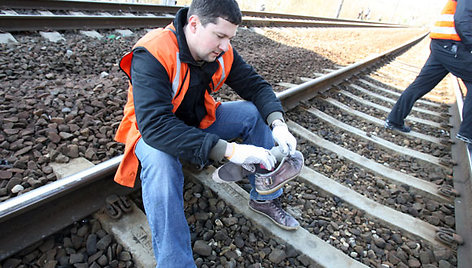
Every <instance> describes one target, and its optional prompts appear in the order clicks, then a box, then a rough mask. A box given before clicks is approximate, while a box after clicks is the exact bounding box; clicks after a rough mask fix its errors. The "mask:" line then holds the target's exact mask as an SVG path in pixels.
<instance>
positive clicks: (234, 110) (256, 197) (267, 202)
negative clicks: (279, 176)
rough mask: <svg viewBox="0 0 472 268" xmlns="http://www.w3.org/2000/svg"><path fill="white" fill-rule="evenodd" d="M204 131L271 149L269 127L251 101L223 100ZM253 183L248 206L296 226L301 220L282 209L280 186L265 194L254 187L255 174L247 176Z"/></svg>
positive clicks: (280, 222) (288, 226)
mask: <svg viewBox="0 0 472 268" xmlns="http://www.w3.org/2000/svg"><path fill="white" fill-rule="evenodd" d="M205 131H207V132H210V133H215V134H217V135H218V136H220V138H222V139H225V140H231V139H235V138H242V139H243V143H246V144H252V145H255V146H260V147H264V148H266V149H270V148H272V147H274V139H273V137H272V131H271V130H270V129H269V127H268V126H267V124H266V122H265V121H264V119H263V118H262V117H261V115H260V113H259V111H258V110H257V108H256V107H255V106H254V104H252V103H251V102H247V101H237V102H226V103H222V104H221V105H220V106H219V107H218V109H217V110H216V121H215V123H213V124H212V125H211V126H210V127H209V128H207V129H205ZM249 181H250V183H251V185H252V189H251V191H250V200H249V207H250V208H251V209H252V210H254V211H256V212H257V213H260V214H262V215H264V216H266V217H268V218H269V219H271V220H272V221H273V222H275V223H276V224H277V225H278V226H280V227H281V228H284V229H287V230H295V229H297V228H298V227H299V226H300V224H299V223H298V221H297V220H296V219H295V218H294V217H293V216H291V215H290V214H288V213H287V212H286V211H285V210H283V209H282V206H281V203H280V201H278V199H277V198H278V197H279V196H280V195H282V193H283V190H282V189H279V190H277V191H275V192H273V193H271V194H268V195H261V194H259V193H258V192H257V191H256V190H255V176H254V174H253V175H251V176H249Z"/></svg>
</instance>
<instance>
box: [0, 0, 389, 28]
mask: <svg viewBox="0 0 472 268" xmlns="http://www.w3.org/2000/svg"><path fill="white" fill-rule="evenodd" d="M0 7H1V8H16V9H37V10H74V11H79V10H81V11H110V12H146V13H171V14H175V13H177V11H178V10H179V9H180V8H182V7H184V6H166V5H154V4H137V3H133V4H132V3H113V2H97V1H60V0H38V1H35V0H2V1H1V2H0ZM241 12H242V14H243V16H249V17H268V18H285V19H300V20H321V21H338V22H354V23H363V24H371V23H372V24H385V25H396V24H393V23H386V22H375V21H363V20H352V19H335V18H328V17H318V16H308V15H295V14H283V13H276V12H264V11H241Z"/></svg>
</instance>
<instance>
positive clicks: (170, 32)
mask: <svg viewBox="0 0 472 268" xmlns="http://www.w3.org/2000/svg"><path fill="white" fill-rule="evenodd" d="M136 47H144V48H146V49H147V50H148V51H149V52H150V53H151V54H152V55H153V56H154V57H155V58H156V59H157V60H158V61H159V62H160V63H161V64H162V66H163V67H164V68H165V69H166V71H167V74H168V76H169V79H170V81H171V84H172V90H173V99H172V105H173V109H172V112H174V113H175V111H176V110H177V108H178V107H179V105H180V104H181V103H182V100H183V99H184V96H185V94H186V93H187V90H188V88H189V82H190V70H189V67H188V64H187V63H184V62H181V61H180V58H179V47H178V43H177V36H176V35H175V28H174V26H173V24H170V25H168V26H167V27H166V28H164V29H163V28H159V29H155V30H153V31H151V32H149V33H148V34H146V35H145V36H144V37H142V38H141V39H140V40H139V41H138V42H137V43H136V45H134V47H133V49H134V48H136ZM132 58H133V52H129V53H128V54H126V55H125V56H124V57H123V58H122V59H121V61H120V68H121V69H122V70H123V71H124V72H125V73H126V74H127V75H128V77H130V78H131V60H132ZM233 59H234V55H233V49H232V47H231V45H230V46H229V49H228V51H226V52H225V53H224V54H223V55H222V56H220V57H218V58H217V61H218V62H219V64H220V66H219V68H218V70H217V71H216V72H215V74H214V75H213V77H212V81H213V83H210V85H209V86H210V89H211V91H217V90H219V89H220V88H221V86H222V85H223V83H224V82H225V80H226V78H227V77H228V74H229V72H230V70H231V65H232V64H233ZM187 72H188V73H187ZM177 91H179V92H180V93H179V94H178V95H177ZM176 95H177V96H176ZM204 98H205V100H204V103H205V108H206V111H207V114H206V115H205V117H204V118H203V119H202V121H201V122H200V125H199V127H200V128H202V129H204V128H207V127H209V126H210V125H211V124H213V122H214V121H215V119H216V117H215V112H216V108H217V107H218V106H219V105H220V104H221V103H220V102H215V100H214V99H213V97H212V96H211V95H210V94H209V93H208V91H205V96H204ZM140 138H141V133H140V132H139V129H138V124H137V123H136V115H135V110H134V102H133V87H132V85H131V83H129V89H128V101H127V103H126V105H125V108H124V116H123V119H122V120H121V123H120V126H119V127H118V130H117V132H116V135H115V140H116V141H118V142H121V143H124V144H125V152H124V156H123V160H122V161H121V163H120V166H119V167H118V170H117V172H116V174H115V181H116V182H117V183H119V184H121V185H124V186H128V187H133V186H134V183H135V180H136V177H137V175H138V174H137V172H138V167H139V161H138V158H137V157H136V155H135V153H134V150H135V147H136V144H137V143H138V140H139V139H140Z"/></svg>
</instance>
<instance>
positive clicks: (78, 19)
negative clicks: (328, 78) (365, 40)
mask: <svg viewBox="0 0 472 268" xmlns="http://www.w3.org/2000/svg"><path fill="white" fill-rule="evenodd" d="M173 19H174V17H173V16H89V15H47V16H44V15H0V31H6V32H12V31H37V30H74V29H115V28H123V27H132V28H146V27H153V28H155V27H164V26H166V25H168V24H169V23H171V22H172V20H173ZM242 25H244V26H252V27H383V28H393V27H395V28H397V27H403V26H397V25H383V24H362V23H352V22H335V21H332V22H324V21H307V20H287V19H261V18H244V19H243V22H242Z"/></svg>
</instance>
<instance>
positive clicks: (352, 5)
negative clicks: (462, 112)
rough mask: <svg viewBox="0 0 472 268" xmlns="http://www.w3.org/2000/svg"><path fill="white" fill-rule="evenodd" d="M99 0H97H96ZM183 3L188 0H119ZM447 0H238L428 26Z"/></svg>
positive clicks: (255, 7)
mask: <svg viewBox="0 0 472 268" xmlns="http://www.w3.org/2000/svg"><path fill="white" fill-rule="evenodd" d="M99 1H100V0H99ZM103 1H107V2H130V3H147V4H159V5H179V6H185V5H189V4H190V3H191V0H122V1H110V0H103ZM446 1H447V0H331V1H326V0H237V2H238V3H239V6H240V8H241V9H242V10H248V11H267V12H276V13H290V14H298V15H308V16H318V17H331V18H340V19H361V20H370V21H382V22H390V23H397V24H407V25H414V26H422V27H430V26H431V25H432V24H433V23H434V21H435V20H436V18H437V16H438V15H439V13H440V12H441V9H442V7H443V6H444V4H445V3H446Z"/></svg>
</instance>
